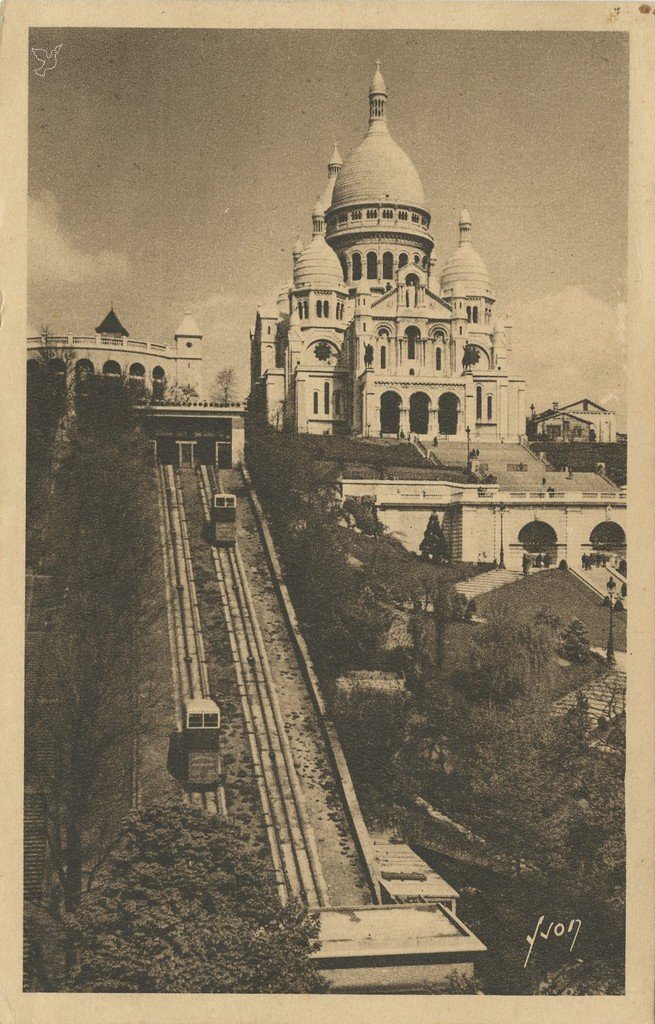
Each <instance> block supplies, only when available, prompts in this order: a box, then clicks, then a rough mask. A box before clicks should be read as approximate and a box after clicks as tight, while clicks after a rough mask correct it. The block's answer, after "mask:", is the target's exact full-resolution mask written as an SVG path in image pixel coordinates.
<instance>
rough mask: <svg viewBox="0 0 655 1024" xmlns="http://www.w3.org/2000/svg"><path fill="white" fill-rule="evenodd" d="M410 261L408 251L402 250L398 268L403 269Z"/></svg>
mask: <svg viewBox="0 0 655 1024" xmlns="http://www.w3.org/2000/svg"><path fill="white" fill-rule="evenodd" d="M408 262H409V257H408V255H407V253H406V252H401V254H400V256H399V257H398V270H402V269H403V267H406V266H407V264H408Z"/></svg>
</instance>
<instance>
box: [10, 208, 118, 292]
mask: <svg viewBox="0 0 655 1024" xmlns="http://www.w3.org/2000/svg"><path fill="white" fill-rule="evenodd" d="M27 222H28V232H27V240H28V241H27V245H28V248H27V252H28V268H29V276H30V279H31V281H32V282H33V283H38V284H53V283H63V284H79V283H80V282H83V281H87V280H90V279H93V278H100V277H104V278H106V277H114V276H117V275H124V274H126V273H127V271H128V270H129V269H130V263H129V260H128V259H127V257H126V256H125V255H123V254H122V253H118V252H114V251H112V250H111V249H92V250H90V251H89V250H84V249H82V248H79V247H77V246H76V245H75V244H74V242H73V241H72V240H71V239H70V238H69V236H68V233H67V232H66V229H65V227H64V225H63V224H62V222H61V213H60V209H59V206H58V204H57V201H56V200H55V198H54V196H53V195H52V193H51V192H47V191H44V192H41V193H40V194H39V195H38V196H32V197H30V198H29V199H28V207H27Z"/></svg>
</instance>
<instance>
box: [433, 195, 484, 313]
mask: <svg viewBox="0 0 655 1024" xmlns="http://www.w3.org/2000/svg"><path fill="white" fill-rule="evenodd" d="M441 294H442V295H443V296H445V297H450V296H452V295H461V296H466V295H488V296H491V294H492V292H491V282H490V280H489V271H488V270H487V266H486V264H485V262H484V260H483V259H482V257H481V256H480V255H479V253H478V252H476V250H475V249H474V248H473V246H472V244H471V217H470V214H469V213H468V212H467V211H466V210H462V212H461V214H460V217H459V245H458V246H457V248H456V249H455V252H454V253H453V254H452V256H451V257H450V259H449V260H447V261H446V264H445V266H444V268H443V270H442V272H441Z"/></svg>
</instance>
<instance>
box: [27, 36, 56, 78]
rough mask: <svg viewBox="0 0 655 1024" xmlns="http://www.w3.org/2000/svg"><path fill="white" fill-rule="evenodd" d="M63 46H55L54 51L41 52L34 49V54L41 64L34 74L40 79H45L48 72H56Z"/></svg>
mask: <svg viewBox="0 0 655 1024" xmlns="http://www.w3.org/2000/svg"><path fill="white" fill-rule="evenodd" d="M61 47H62V44H61V43H60V44H59V46H55V48H54V50H50V51H48V50H40V49H37V48H35V47H34V46H33V47H32V53H33V54H34V56H35V57H36V59H37V61H38V62H39V66H38V68H34V74H35V75H38V76H39V77H40V78H45V73H46V71H54V69H55V68H56V67H57V55H58V53H59V51H60V50H61Z"/></svg>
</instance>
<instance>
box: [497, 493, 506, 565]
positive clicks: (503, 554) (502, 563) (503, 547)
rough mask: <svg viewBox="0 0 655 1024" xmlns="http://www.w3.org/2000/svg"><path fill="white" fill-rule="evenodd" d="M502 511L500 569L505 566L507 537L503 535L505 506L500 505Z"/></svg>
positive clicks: (499, 509)
mask: <svg viewBox="0 0 655 1024" xmlns="http://www.w3.org/2000/svg"><path fill="white" fill-rule="evenodd" d="M498 511H499V512H500V562H499V563H498V568H499V569H504V568H505V542H504V541H505V539H504V537H503V516H504V514H505V506H504V505H500V506H499V508H498Z"/></svg>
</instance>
